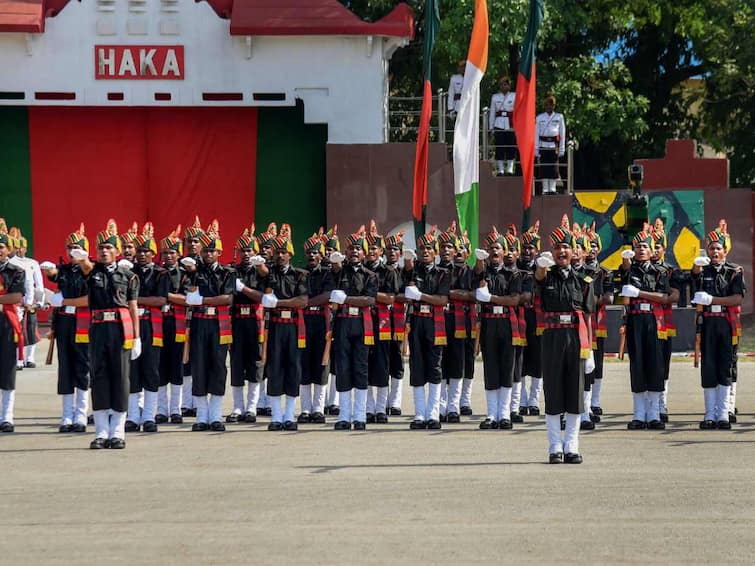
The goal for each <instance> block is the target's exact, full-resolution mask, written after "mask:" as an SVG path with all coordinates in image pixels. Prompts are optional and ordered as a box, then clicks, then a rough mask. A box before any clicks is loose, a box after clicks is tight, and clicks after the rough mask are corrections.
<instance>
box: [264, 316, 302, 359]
mask: <svg viewBox="0 0 755 566" xmlns="http://www.w3.org/2000/svg"><path fill="white" fill-rule="evenodd" d="M294 315H295V316H294ZM269 320H270V322H275V323H276V324H296V344H297V346H298V347H299V349H303V348H306V347H307V328H306V326H305V325H304V313H303V312H302V309H272V310H271V311H270V319H269Z"/></svg>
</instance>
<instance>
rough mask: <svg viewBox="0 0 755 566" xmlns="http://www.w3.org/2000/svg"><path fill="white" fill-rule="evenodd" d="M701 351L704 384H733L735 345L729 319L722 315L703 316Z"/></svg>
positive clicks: (704, 385)
mask: <svg viewBox="0 0 755 566" xmlns="http://www.w3.org/2000/svg"><path fill="white" fill-rule="evenodd" d="M700 353H701V355H702V363H701V364H700V367H701V371H700V373H701V377H702V386H703V387H716V386H717V385H731V382H732V368H733V366H734V359H733V358H734V347H733V345H732V343H731V325H730V324H729V321H728V319H726V318H725V317H722V316H706V317H703V328H702V337H701V339H700Z"/></svg>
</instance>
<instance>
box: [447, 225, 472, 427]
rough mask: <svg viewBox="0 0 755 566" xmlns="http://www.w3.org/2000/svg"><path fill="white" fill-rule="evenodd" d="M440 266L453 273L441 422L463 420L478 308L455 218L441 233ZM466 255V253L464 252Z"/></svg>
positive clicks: (448, 308)
mask: <svg viewBox="0 0 755 566" xmlns="http://www.w3.org/2000/svg"><path fill="white" fill-rule="evenodd" d="M438 242H439V244H440V263H439V264H438V265H439V266H440V267H442V268H444V269H447V270H448V273H449V275H450V278H451V279H450V291H449V297H448V298H449V302H448V305H447V306H446V311H445V324H446V341H447V345H446V347H445V349H444V350H443V358H442V361H441V367H442V370H443V382H442V383H441V394H440V420H441V422H449V423H458V422H459V421H460V418H459V415H460V412H459V411H460V409H459V404H460V402H461V387H462V380H463V379H464V376H465V370H466V367H465V366H466V362H467V351H468V348H467V347H468V344H469V339H470V324H469V310H470V307H471V308H472V309H474V307H475V303H474V301H475V298H474V291H472V277H473V274H472V270H471V269H470V268H469V266H468V265H467V264H466V261H464V260H462V261H458V259H459V255H460V252H461V250H462V248H463V246H462V243H461V239H460V238H459V236H458V234H457V229H456V221H455V220H454V221H453V222H452V223H451V225H450V226H449V227H448V229H447V230H446V231H445V232H441V233H440V234H439V235H438ZM462 257H464V255H462Z"/></svg>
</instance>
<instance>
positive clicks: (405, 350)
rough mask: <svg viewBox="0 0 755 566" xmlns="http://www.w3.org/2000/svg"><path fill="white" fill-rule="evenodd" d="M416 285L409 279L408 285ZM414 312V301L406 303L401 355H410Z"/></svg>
mask: <svg viewBox="0 0 755 566" xmlns="http://www.w3.org/2000/svg"><path fill="white" fill-rule="evenodd" d="M409 285H414V281H409V283H408V284H407V286H409ZM412 314H414V303H407V304H406V321H405V322H404V339H403V340H402V341H401V355H402V356H404V357H407V356H409V332H410V331H411V329H412V323H411V322H410V321H411V315H412Z"/></svg>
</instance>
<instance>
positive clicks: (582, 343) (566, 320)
mask: <svg viewBox="0 0 755 566" xmlns="http://www.w3.org/2000/svg"><path fill="white" fill-rule="evenodd" d="M543 322H544V323H545V329H546V330H559V329H564V328H576V329H577V330H578V331H579V357H580V358H582V359H583V360H584V359H587V358H588V356H589V355H590V349H591V348H590V342H589V341H588V339H587V338H588V336H587V323H586V322H585V315H584V313H583V312H582V311H566V312H544V313H543Z"/></svg>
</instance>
